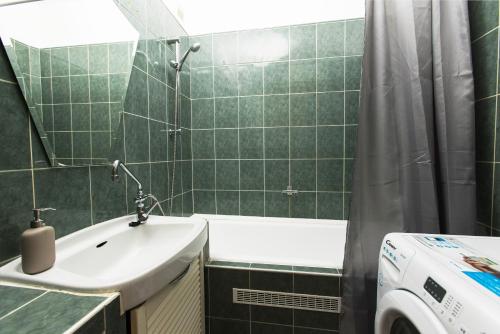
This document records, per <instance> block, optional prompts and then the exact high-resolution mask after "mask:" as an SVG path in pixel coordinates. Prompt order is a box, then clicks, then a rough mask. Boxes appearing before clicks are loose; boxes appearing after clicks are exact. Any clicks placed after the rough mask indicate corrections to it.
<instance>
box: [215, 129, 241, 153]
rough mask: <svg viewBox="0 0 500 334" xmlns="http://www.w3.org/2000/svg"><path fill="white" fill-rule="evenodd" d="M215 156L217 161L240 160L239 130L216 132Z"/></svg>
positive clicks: (219, 130) (220, 130)
mask: <svg viewBox="0 0 500 334" xmlns="http://www.w3.org/2000/svg"><path fill="white" fill-rule="evenodd" d="M215 156H216V158H217V159H237V158H238V130H237V129H217V130H215Z"/></svg>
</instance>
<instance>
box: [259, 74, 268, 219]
mask: <svg viewBox="0 0 500 334" xmlns="http://www.w3.org/2000/svg"><path fill="white" fill-rule="evenodd" d="M259 68H260V69H261V71H262V74H261V76H262V97H261V101H262V107H261V111H262V123H261V124H262V165H263V173H264V175H263V178H264V211H263V215H264V217H265V216H266V160H265V159H266V131H265V128H264V125H265V124H266V104H265V102H266V100H265V98H264V92H265V91H266V89H265V88H266V87H265V76H264V72H265V71H264V67H263V66H261V67H259Z"/></svg>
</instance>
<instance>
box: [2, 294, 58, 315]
mask: <svg viewBox="0 0 500 334" xmlns="http://www.w3.org/2000/svg"><path fill="white" fill-rule="evenodd" d="M47 293H49V291H45V292H44V293H42V294H40V295H39V296H36V297H35V298H33V299H32V300H30V301H28V302H26V303H24V304H22V305H21V306H19V307H17V308H15V309H13V310H12V311H10V312H9V313H7V314H5V315H3V316H2V317H0V321H1V320H3V319H5V318H7V317H8V316H10V315H12V314H14V313H15V312H17V311H19V310H20V309H22V308H23V307H25V306H28V305H29V304H31V303H33V302H34V301H35V300H37V299H38V298H41V297H42V296H44V295H46V294H47Z"/></svg>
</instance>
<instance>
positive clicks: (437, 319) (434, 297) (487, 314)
mask: <svg viewBox="0 0 500 334" xmlns="http://www.w3.org/2000/svg"><path fill="white" fill-rule="evenodd" d="M375 333H376V334H414V333H422V334H444V333H459V334H469V333H474V334H499V333H500V238H495V237H474V236H451V235H429V234H407V233H391V234H388V235H386V236H385V238H384V240H383V242H382V245H381V247H380V255H379V269H378V282H377V313H376V317H375Z"/></svg>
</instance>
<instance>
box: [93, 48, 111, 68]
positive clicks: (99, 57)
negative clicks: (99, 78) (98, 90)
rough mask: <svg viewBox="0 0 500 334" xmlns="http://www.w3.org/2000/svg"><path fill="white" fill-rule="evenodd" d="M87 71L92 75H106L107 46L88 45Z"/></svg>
mask: <svg viewBox="0 0 500 334" xmlns="http://www.w3.org/2000/svg"><path fill="white" fill-rule="evenodd" d="M89 71H90V73H94V74H100V73H102V74H104V73H108V72H109V70H108V45H107V44H94V45H89Z"/></svg>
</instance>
